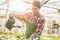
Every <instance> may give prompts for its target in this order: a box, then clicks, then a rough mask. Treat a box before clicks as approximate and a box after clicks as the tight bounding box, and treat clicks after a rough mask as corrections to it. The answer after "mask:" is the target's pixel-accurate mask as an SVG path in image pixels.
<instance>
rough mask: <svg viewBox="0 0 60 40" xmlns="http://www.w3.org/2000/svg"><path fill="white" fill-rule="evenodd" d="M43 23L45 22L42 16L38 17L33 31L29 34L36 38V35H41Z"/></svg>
mask: <svg viewBox="0 0 60 40" xmlns="http://www.w3.org/2000/svg"><path fill="white" fill-rule="evenodd" d="M44 23H45V19H44V17H43V16H41V17H40V18H38V20H37V28H36V31H35V33H33V34H32V36H31V37H32V38H36V37H38V35H41V33H42V30H43V28H44Z"/></svg>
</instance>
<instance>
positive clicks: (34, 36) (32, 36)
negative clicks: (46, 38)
mask: <svg viewBox="0 0 60 40" xmlns="http://www.w3.org/2000/svg"><path fill="white" fill-rule="evenodd" d="M37 37H38V34H36V33H33V34H32V35H31V37H30V38H32V39H36V38H37Z"/></svg>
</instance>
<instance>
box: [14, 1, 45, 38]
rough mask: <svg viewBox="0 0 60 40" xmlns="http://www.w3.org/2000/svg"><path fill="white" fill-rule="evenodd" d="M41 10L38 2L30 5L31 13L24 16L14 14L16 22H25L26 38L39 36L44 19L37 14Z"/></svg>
mask: <svg viewBox="0 0 60 40" xmlns="http://www.w3.org/2000/svg"><path fill="white" fill-rule="evenodd" d="M40 8H41V4H40V2H39V1H33V4H32V12H29V13H26V14H15V13H14V16H15V18H17V19H18V20H23V21H25V22H26V33H27V34H26V36H27V37H26V38H29V37H31V38H37V37H38V36H39V35H41V33H42V30H43V28H44V23H45V19H44V17H43V16H42V15H41V14H40V13H39V9H40ZM28 26H29V27H28Z"/></svg>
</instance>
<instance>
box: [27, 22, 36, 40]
mask: <svg viewBox="0 0 60 40" xmlns="http://www.w3.org/2000/svg"><path fill="white" fill-rule="evenodd" d="M35 30H36V25H35V24H34V23H31V22H27V23H26V39H27V38H29V37H30V36H31V35H32V34H33V33H34V32H35Z"/></svg>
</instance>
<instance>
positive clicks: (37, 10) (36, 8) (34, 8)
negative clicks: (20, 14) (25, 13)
mask: <svg viewBox="0 0 60 40" xmlns="http://www.w3.org/2000/svg"><path fill="white" fill-rule="evenodd" d="M39 9H40V8H39V7H37V6H35V5H32V11H33V12H35V13H38V12H39Z"/></svg>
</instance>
